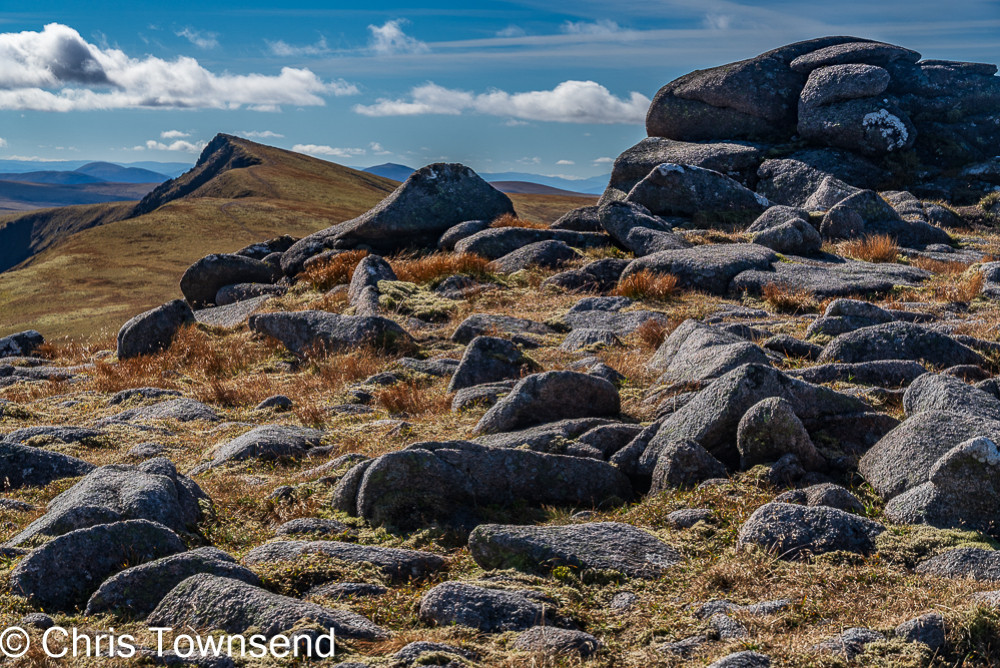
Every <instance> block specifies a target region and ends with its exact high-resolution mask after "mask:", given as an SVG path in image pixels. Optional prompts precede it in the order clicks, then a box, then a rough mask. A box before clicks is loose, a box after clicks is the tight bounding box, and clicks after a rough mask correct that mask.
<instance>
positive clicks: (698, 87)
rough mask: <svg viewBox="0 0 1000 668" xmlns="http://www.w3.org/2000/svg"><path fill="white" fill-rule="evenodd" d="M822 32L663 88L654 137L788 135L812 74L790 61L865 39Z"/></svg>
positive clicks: (651, 122) (651, 120)
mask: <svg viewBox="0 0 1000 668" xmlns="http://www.w3.org/2000/svg"><path fill="white" fill-rule="evenodd" d="M865 41H867V40H859V39H857V38H855V37H821V38H818V39H812V40H809V41H806V42H796V43H795V44H789V45H786V46H782V47H779V48H777V49H773V50H771V51H768V52H767V53H763V54H761V55H759V56H756V57H754V58H749V59H747V60H742V61H740V62H737V63H730V64H728V65H722V66H719V67H713V68H711V69H707V70H697V71H695V72H691V73H690V74H686V75H684V76H682V77H680V78H678V79H675V80H674V81H672V82H670V83H668V84H667V85H666V86H664V87H663V88H661V89H660V90H659V92H658V93H657V94H656V97H655V98H653V103H652V104H651V105H650V107H649V112H648V113H647V114H646V132H647V134H648V135H649V136H651V137H669V138H671V139H679V140H682V141H701V140H711V139H716V138H732V139H785V138H788V137H789V136H790V135H791V134H792V132H793V130H794V128H795V124H796V118H797V112H798V98H799V93H800V92H801V90H802V88H803V86H804V85H805V82H806V75H805V74H803V73H800V72H795V71H794V70H792V69H791V67H790V66H789V64H790V63H791V62H792V61H793V60H795V59H796V58H798V57H799V56H802V55H805V54H807V53H811V52H813V51H816V50H818V49H822V48H824V47H828V46H833V45H836V44H844V43H848V42H865Z"/></svg>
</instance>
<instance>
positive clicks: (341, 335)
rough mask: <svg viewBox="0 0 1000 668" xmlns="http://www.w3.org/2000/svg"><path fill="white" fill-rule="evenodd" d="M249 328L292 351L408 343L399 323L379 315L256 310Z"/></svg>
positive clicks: (392, 345)
mask: <svg viewBox="0 0 1000 668" xmlns="http://www.w3.org/2000/svg"><path fill="white" fill-rule="evenodd" d="M249 324H250V330H251V331H254V332H257V333H258V334H266V335H267V336H270V337H272V338H275V339H278V340H279V341H281V343H283V344H284V345H285V347H286V348H288V349H289V350H290V351H292V352H293V353H296V354H298V355H301V354H304V353H306V352H308V351H310V350H312V349H320V350H326V351H327V352H334V351H340V350H348V349H351V348H355V347H357V346H361V345H371V346H375V347H378V348H393V347H398V346H406V345H408V344H412V342H413V339H412V338H411V337H410V335H409V334H407V333H406V332H405V331H404V330H403V328H402V327H400V326H399V325H397V324H396V323H395V322H393V321H392V320H389V319H388V318H383V317H380V316H361V315H339V314H337V313H328V312H326V311H294V312H280V313H258V314H257V315H254V316H251V317H250V321H249Z"/></svg>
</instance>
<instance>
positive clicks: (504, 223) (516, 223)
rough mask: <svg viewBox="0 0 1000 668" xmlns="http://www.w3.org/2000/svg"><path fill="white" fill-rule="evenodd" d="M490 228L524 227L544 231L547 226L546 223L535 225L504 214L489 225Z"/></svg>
mask: <svg viewBox="0 0 1000 668" xmlns="http://www.w3.org/2000/svg"><path fill="white" fill-rule="evenodd" d="M490 227H526V228H529V229H533V230H544V229H548V227H549V226H548V224H546V223H536V222H532V221H530V220H523V219H521V218H518V217H517V216H515V215H513V214H510V213H505V214H503V215H502V216H500V217H499V218H497V219H496V220H494V221H493V222H492V223H490Z"/></svg>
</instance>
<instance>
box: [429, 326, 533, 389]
mask: <svg viewBox="0 0 1000 668" xmlns="http://www.w3.org/2000/svg"><path fill="white" fill-rule="evenodd" d="M537 366H538V364H537V363H536V362H534V361H533V360H532V359H531V358H529V357H527V356H526V355H525V354H524V353H523V352H521V349H520V348H518V347H517V346H516V345H515V344H513V343H511V342H510V341H507V340H506V339H500V338H497V337H495V336H477V337H476V338H474V339H473V340H472V341H470V342H469V345H468V346H466V348H465V353H464V354H463V355H462V361H461V362H459V364H458V368H457V369H455V374H454V375H453V376H452V377H451V382H449V383H448V391H449V392H457V391H458V390H461V389H464V388H466V387H473V386H475V385H482V384H484V383H496V382H499V381H502V380H514V379H518V378H520V377H521V376H522V375H523V374H524V372H525V371H530V370H534V369H535V368H536V367H537Z"/></svg>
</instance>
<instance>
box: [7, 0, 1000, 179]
mask: <svg viewBox="0 0 1000 668" xmlns="http://www.w3.org/2000/svg"><path fill="white" fill-rule="evenodd" d="M829 34H847V35H855V36H858V37H866V38H874V39H881V40H885V41H889V42H893V43H896V44H901V45H903V46H906V47H909V48H912V49H915V50H917V51H920V52H921V53H922V54H923V56H924V57H925V58H945V59H956V60H974V61H982V62H993V63H995V62H1000V0H956V1H952V2H941V1H940V0H935V1H933V2H929V1H926V0H916V1H913V2H872V1H871V0H864V1H860V0H850V1H848V2H832V1H831V2H825V3H822V4H819V5H813V4H812V3H808V4H807V3H800V2H790V1H789V2H757V3H743V2H735V1H732V0H618V1H614V2H609V1H607V0H601V1H595V0H576V1H574V2H564V1H562V0H526V1H511V2H480V3H472V2H448V1H444V0H438V1H437V2H422V3H419V4H412V3H404V2H379V1H378V0H370V1H369V2H338V3H320V2H295V0H292V2H291V3H290V4H289V5H288V6H282V7H281V8H279V5H278V4H277V3H274V2H261V1H259V0H245V1H243V2H239V3H230V2H205V1H204V0H202V1H201V2H194V1H191V0H173V1H172V2H170V3H163V2H158V3H152V2H144V1H142V0H132V1H131V2H129V3H121V2H120V1H118V2H106V1H104V0H89V1H88V2H86V3H84V2H71V1H69V0H66V1H64V2H44V1H38V2H30V3H29V2H22V3H19V2H11V1H5V2H4V4H3V9H2V10H0V138H2V140H0V159H4V158H6V159H26V158H29V159H36V158H37V159H41V160H60V159H63V160H79V159H97V160H112V161H117V162H132V161H142V160H161V161H170V162H181V161H192V162H193V161H194V160H195V159H196V157H197V151H198V150H199V148H200V147H201V146H203V144H204V142H205V141H207V140H209V139H211V137H212V136H213V135H214V134H215V133H216V132H229V133H234V134H243V135H245V136H248V137H250V138H254V139H257V140H259V141H263V142H265V143H269V144H273V145H276V146H281V147H284V148H296V147H297V150H302V151H304V152H310V153H312V154H314V155H317V156H319V157H324V158H326V159H329V160H333V161H335V162H340V163H343V164H349V165H372V164H377V163H380V162H401V163H405V164H408V165H411V166H420V165H422V164H426V163H429V162H435V161H439V160H448V161H458V162H464V163H466V164H468V165H470V166H472V167H473V168H475V169H477V170H479V171H484V172H497V171H507V170H518V171H528V172H533V173H539V174H550V175H554V174H560V175H565V176H572V177H588V176H593V175H596V174H600V173H604V172H606V171H608V169H609V167H610V165H609V162H610V159H612V158H614V157H615V156H616V155H617V154H618V153H620V152H621V151H622V150H624V149H625V148H627V147H628V146H630V145H632V144H633V143H635V142H636V141H638V140H639V139H641V138H642V137H643V136H644V134H645V133H644V131H643V126H642V118H643V115H644V113H645V108H646V106H647V105H648V101H649V99H651V98H652V97H653V95H654V94H655V93H656V90H657V89H658V88H659V87H660V86H661V85H663V84H664V83H666V82H668V81H670V80H671V79H673V78H675V77H676V76H679V75H681V74H683V73H685V72H688V71H690V70H692V69H696V68H704V67H711V66H713V65H718V64H722V63H725V62H729V61H733V60H738V59H741V58H747V57H750V56H753V55H756V54H757V53H760V52H762V51H766V50H768V49H769V48H773V47H775V46H778V45H781V44H785V43H788V42H793V41H797V40H800V39H808V38H810V37H817V36H821V35H829Z"/></svg>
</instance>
